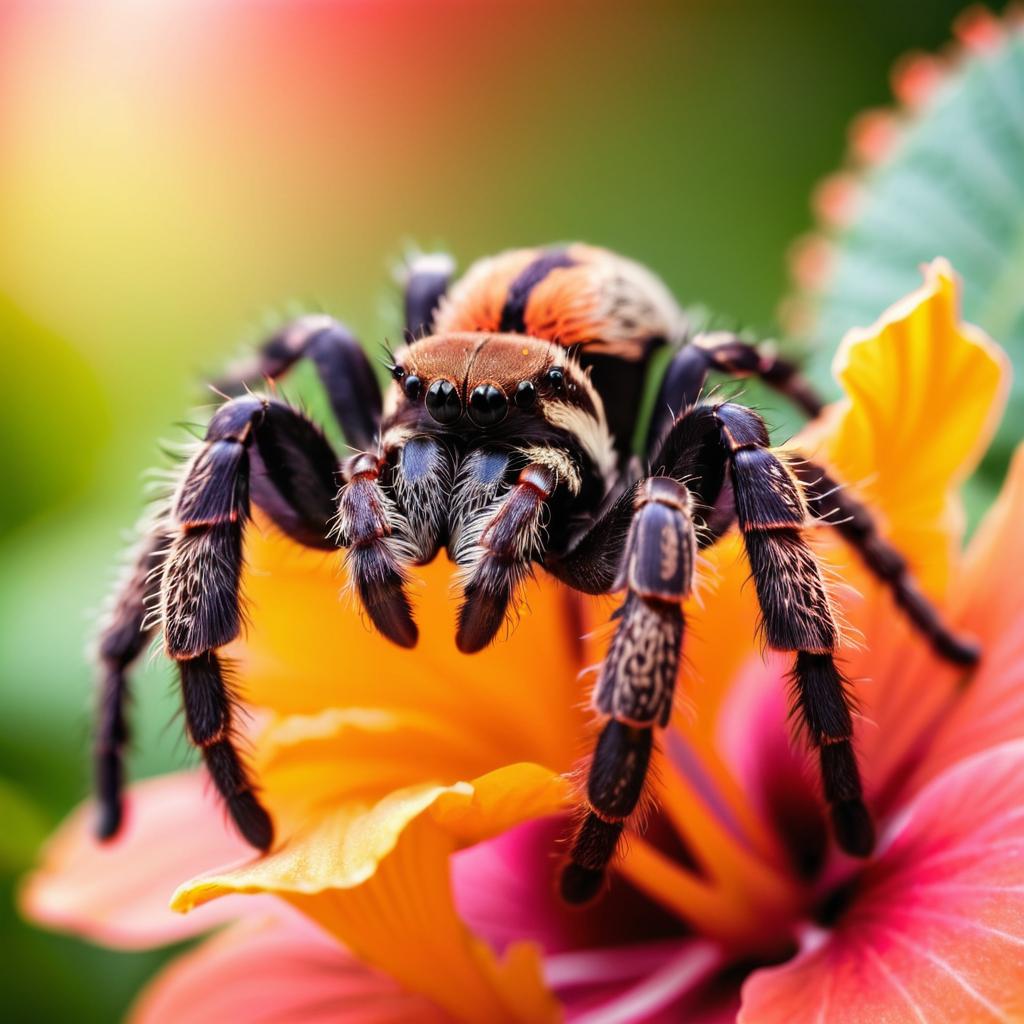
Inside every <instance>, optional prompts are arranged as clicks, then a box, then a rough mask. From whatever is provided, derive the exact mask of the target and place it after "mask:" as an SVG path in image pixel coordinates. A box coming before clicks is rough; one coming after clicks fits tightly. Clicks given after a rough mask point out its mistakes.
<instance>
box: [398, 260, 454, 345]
mask: <svg viewBox="0 0 1024 1024" xmlns="http://www.w3.org/2000/svg"><path fill="white" fill-rule="evenodd" d="M454 273H455V261H454V260H453V259H452V258H451V256H449V255H448V254H447V253H444V252H430V253H422V254H420V255H419V256H415V257H413V258H412V259H411V260H410V261H409V263H408V265H407V267H406V270H405V295H404V299H405V303H404V304H405V333H406V335H407V336H408V337H409V338H411V339H415V338H422V337H423V336H424V335H427V334H430V332H431V329H432V327H433V323H434V313H436V312H437V307H438V306H439V305H440V303H441V299H442V298H443V297H444V294H445V292H447V291H448V284H449V282H450V281H451V279H452V275H453V274H454Z"/></svg>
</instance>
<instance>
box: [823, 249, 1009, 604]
mask: <svg viewBox="0 0 1024 1024" xmlns="http://www.w3.org/2000/svg"><path fill="white" fill-rule="evenodd" d="M833 371H834V373H835V375H836V378H837V380H838V381H839V383H840V384H841V385H842V387H843V390H844V391H845V393H846V395H847V398H846V399H845V401H844V402H843V403H842V404H841V405H840V408H839V410H838V411H837V413H836V414H835V422H834V423H833V425H832V429H831V430H830V431H829V433H828V436H827V437H826V438H825V441H824V452H825V454H826V457H827V461H828V462H829V464H830V465H831V466H833V467H834V468H835V470H836V471H837V473H838V474H839V476H840V478H841V479H842V480H843V481H844V482H846V483H848V484H851V485H853V486H854V487H855V488H856V490H857V492H858V493H859V495H860V496H861V497H862V498H863V499H865V500H866V501H867V502H868V503H869V504H870V505H871V506H872V507H873V508H874V509H876V510H878V511H879V512H880V514H881V516H882V518H883V525H884V528H885V532H886V534H887V536H888V537H889V539H890V540H891V541H892V542H893V543H894V544H895V545H896V546H897V548H899V550H900V551H901V552H902V553H903V554H904V556H905V557H906V558H907V559H908V560H909V562H910V564H911V566H912V567H913V568H914V571H915V572H916V574H917V577H918V579H919V580H920V581H921V583H922V584H923V586H924V588H925V589H926V590H927V591H928V592H929V593H931V594H933V595H936V596H940V597H941V596H943V595H944V594H945V590H946V586H947V583H948V580H949V572H950V568H951V566H952V561H953V554H954V552H955V549H956V545H957V543H958V542H959V540H960V537H961V533H962V529H963V522H962V515H961V511H960V504H959V501H958V500H957V499H956V497H955V495H954V494H953V493H952V492H953V490H954V489H955V488H956V487H957V485H959V484H960V483H961V482H962V481H963V480H964V479H965V478H966V477H967V476H968V474H969V473H970V472H971V470H972V469H973V468H974V466H975V464H976V463H977V461H978V459H979V457H980V456H981V454H982V452H983V451H984V450H985V447H986V446H987V445H988V442H989V441H990V440H991V437H992V434H993V432H994V430H995V428H996V426H997V424H998V422H999V417H1000V415H1001V414H1002V410H1003V406H1004V402H1005V397H1006V391H1007V386H1008V383H1009V363H1008V360H1007V358H1006V354H1005V353H1004V352H1003V350H1002V349H1000V348H999V346H998V345H996V344H994V343H993V342H992V341H991V340H990V339H989V338H988V337H987V336H986V335H985V333H984V332H983V331H981V330H980V329H979V328H977V327H974V326H972V325H970V324H965V323H962V322H961V321H960V311H959V286H958V283H957V280H956V278H955V276H954V274H953V271H952V268H951V267H950V265H949V264H948V263H947V262H946V261H945V260H942V259H938V260H935V261H934V262H933V263H932V264H930V265H929V266H928V267H926V268H925V282H924V284H923V285H922V287H921V288H919V289H918V290H917V291H916V292H913V293H911V294H910V295H908V296H907V297H906V298H904V299H903V300H901V301H900V302H898V303H896V304H895V305H894V306H892V307H891V308H890V309H889V310H887V311H886V312H885V313H884V314H883V315H882V317H881V318H880V319H879V320H878V321H877V322H876V323H875V324H874V325H873V326H871V327H869V328H866V329H855V330H852V331H850V332H849V333H848V334H847V336H846V337H845V338H844V339H843V342H842V344H841V345H840V347H839V351H838V352H837V353H836V358H835V362H834V364H833Z"/></svg>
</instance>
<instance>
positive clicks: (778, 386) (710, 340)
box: [647, 332, 823, 446]
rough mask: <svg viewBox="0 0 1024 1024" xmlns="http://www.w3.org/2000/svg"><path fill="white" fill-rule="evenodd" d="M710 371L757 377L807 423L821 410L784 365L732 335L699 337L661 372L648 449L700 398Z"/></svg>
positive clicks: (794, 369) (790, 365)
mask: <svg viewBox="0 0 1024 1024" xmlns="http://www.w3.org/2000/svg"><path fill="white" fill-rule="evenodd" d="M712 370H717V371H718V372H719V373H725V374H728V375H729V376H731V377H759V378H760V379H761V380H763V381H764V382H765V383H766V384H767V385H768V386H769V387H771V388H773V389H774V390H776V391H778V392H779V393H780V394H783V395H785V396H786V397H787V398H788V399H790V401H792V402H793V404H794V405H796V406H798V407H799V408H800V409H802V410H803V411H804V412H805V413H806V414H807V415H808V416H809V417H810V418H811V419H814V418H815V417H816V416H818V414H819V413H820V412H821V410H822V408H823V402H822V399H821V398H820V397H819V396H818V395H817V393H816V392H815V390H814V388H813V387H812V386H811V384H810V383H809V382H808V381H807V379H806V378H805V377H804V376H803V375H802V374H801V373H800V371H799V369H798V368H797V366H796V365H795V364H794V363H791V362H790V361H789V360H787V359H783V358H781V357H780V356H777V355H775V354H774V353H772V352H770V351H768V350H767V349H762V348H758V347H757V346H755V345H751V344H750V343H749V342H746V341H742V340H741V339H740V338H737V337H736V336H735V335H734V334H729V333H727V332H720V333H719V332H716V333H713V334H699V335H697V336H696V337H695V338H694V339H693V340H692V341H691V342H689V343H688V344H687V345H686V346H684V347H683V348H682V349H680V350H679V352H678V354H677V355H676V356H675V357H674V358H673V360H672V362H671V363H669V366H668V369H667V370H666V371H665V376H664V378H663V379H662V382H661V387H660V389H659V390H658V398H657V400H656V402H655V404H654V414H653V416H652V417H651V425H650V427H649V428H648V434H647V436H648V442H649V445H650V446H653V445H654V444H655V443H657V442H658V441H659V440H660V438H661V437H662V435H663V434H664V433H665V431H666V430H667V429H668V428H669V426H670V425H671V423H672V421H673V419H674V418H675V417H676V416H677V415H678V414H679V413H680V412H681V411H682V410H684V409H686V408H688V407H689V406H691V405H694V404H695V403H696V402H697V401H698V400H699V399H700V396H701V392H702V391H703V389H704V384H705V382H706V380H707V377H708V374H709V373H710V372H711V371H712Z"/></svg>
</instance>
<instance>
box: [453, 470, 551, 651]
mask: <svg viewBox="0 0 1024 1024" xmlns="http://www.w3.org/2000/svg"><path fill="white" fill-rule="evenodd" d="M557 483H558V477H557V475H556V472H555V471H554V470H553V469H552V468H551V467H550V466H547V465H540V464H538V463H531V464H530V465H528V466H527V467H526V468H525V469H523V471H522V472H521V473H520V474H519V479H518V480H517V481H516V483H515V485H514V486H513V487H512V488H511V489H510V490H509V491H508V493H507V494H506V495H505V496H504V497H503V498H501V500H500V503H499V504H498V506H497V508H496V509H494V510H493V511H492V509H493V506H488V507H487V508H486V509H485V510H483V511H482V512H480V513H479V514H478V515H477V516H476V518H475V520H474V521H473V522H472V523H471V524H470V525H468V526H466V527H465V534H464V536H463V537H462V538H460V541H459V544H458V547H457V549H456V552H455V560H456V562H458V564H459V565H460V566H461V568H462V577H463V579H464V584H463V591H462V594H463V599H462V605H461V606H460V608H459V623H458V629H457V631H456V635H455V643H456V645H457V646H458V648H459V650H460V651H462V652H463V653H464V654H472V653H473V652H475V651H479V650H480V649H481V648H483V647H486V646H487V644H489V643H490V642H491V640H493V639H494V636H495V634H496V633H497V632H498V630H499V629H500V628H501V624H502V622H504V621H505V615H506V613H507V611H508V607H509V603H510V601H511V600H512V597H513V595H514V594H515V592H516V590H517V589H518V587H519V585H520V584H521V583H522V582H523V580H524V579H525V578H526V576H527V574H528V573H529V571H530V565H531V563H532V562H533V560H534V559H535V558H537V557H539V556H540V554H541V549H542V538H541V530H542V518H541V517H542V515H543V511H544V505H545V503H546V502H547V500H548V499H549V498H550V497H551V495H552V493H553V492H554V490H555V487H556V486H557ZM477 530H479V533H477Z"/></svg>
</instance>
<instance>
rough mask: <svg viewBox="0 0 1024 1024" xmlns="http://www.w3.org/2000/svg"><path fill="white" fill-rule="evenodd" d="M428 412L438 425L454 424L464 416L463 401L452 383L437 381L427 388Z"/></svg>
mask: <svg viewBox="0 0 1024 1024" xmlns="http://www.w3.org/2000/svg"><path fill="white" fill-rule="evenodd" d="M427 412H429V413H430V415H431V416H433V418H434V419H435V420H437V422H438V423H454V422H455V421H456V420H457V419H458V418H459V417H460V416H461V415H462V401H461V400H460V398H459V392H458V391H457V390H456V388H455V385H454V384H452V382H451V381H448V380H435V381H434V383H433V384H431V385H430V387H429V388H427Z"/></svg>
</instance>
